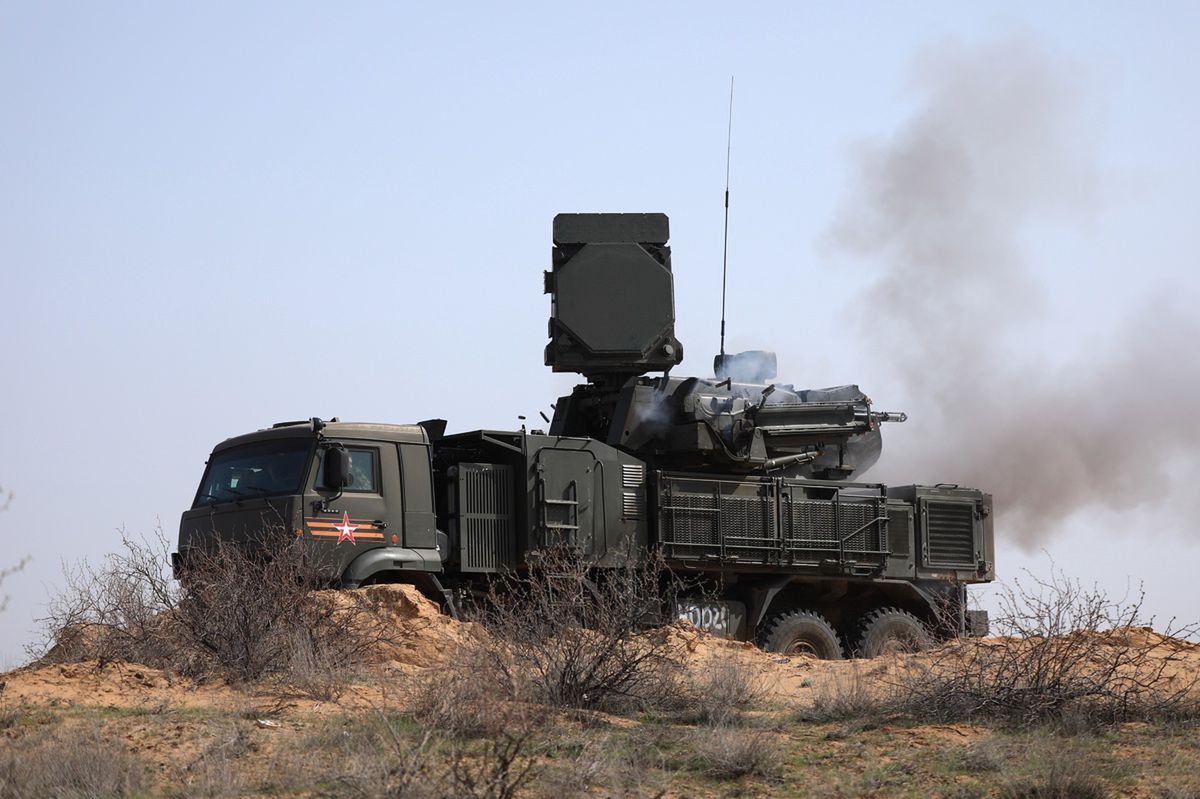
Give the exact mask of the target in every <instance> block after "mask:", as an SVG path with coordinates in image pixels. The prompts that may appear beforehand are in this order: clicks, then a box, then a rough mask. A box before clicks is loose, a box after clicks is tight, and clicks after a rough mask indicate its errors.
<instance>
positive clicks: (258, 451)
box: [192, 438, 312, 508]
mask: <svg viewBox="0 0 1200 799" xmlns="http://www.w3.org/2000/svg"><path fill="white" fill-rule="evenodd" d="M311 450H312V441H311V440H309V439H307V438H281V439H279V440H277V441H260V442H258V443H256V444H247V445H246V446H244V447H237V448H236V449H230V450H226V451H225V452H219V453H217V454H216V455H213V456H212V459H211V460H209V462H208V470H207V471H206V472H205V473H204V481H203V482H202V483H200V491H199V492H198V493H197V494H196V502H195V504H194V505H193V506H192V507H195V508H198V507H201V506H202V505H212V504H214V503H217V502H228V501H230V500H233V499H245V498H247V497H266V496H272V495H278V494H296V493H299V491H300V482H301V480H303V478H304V467H305V466H306V465H307V464H308V455H309V452H310V451H311Z"/></svg>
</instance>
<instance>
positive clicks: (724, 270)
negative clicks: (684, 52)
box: [721, 75, 733, 356]
mask: <svg viewBox="0 0 1200 799" xmlns="http://www.w3.org/2000/svg"><path fill="white" fill-rule="evenodd" d="M732 148H733V76H732V75H730V76H729V129H728V130H727V131H726V132H725V246H724V249H723V251H722V253H721V355H722V356H724V355H725V278H726V275H728V273H729V156H730V153H731V151H732Z"/></svg>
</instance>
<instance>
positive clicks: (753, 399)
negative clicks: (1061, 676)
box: [174, 214, 994, 659]
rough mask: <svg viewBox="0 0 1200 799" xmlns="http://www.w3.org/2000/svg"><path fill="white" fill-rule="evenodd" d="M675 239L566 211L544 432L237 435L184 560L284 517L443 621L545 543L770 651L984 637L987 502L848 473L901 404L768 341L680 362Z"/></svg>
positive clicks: (331, 429) (832, 654)
mask: <svg viewBox="0 0 1200 799" xmlns="http://www.w3.org/2000/svg"><path fill="white" fill-rule="evenodd" d="M668 233H669V227H668V220H667V217H666V216H665V215H663V214H560V215H558V216H557V217H555V220H554V226H553V238H554V249H553V258H552V268H551V270H550V271H548V272H546V273H545V290H546V292H547V293H548V294H550V296H551V313H550V324H549V338H550V341H549V343H548V344H547V346H546V351H545V361H546V364H547V365H549V366H550V367H551V368H552V369H554V370H555V371H568V372H577V373H579V374H582V375H583V376H584V378H585V379H586V382H585V383H582V384H580V385H578V386H576V387H575V389H574V390H573V391H572V392H571V394H570V395H568V396H566V397H562V398H560V399H559V400H558V402H557V403H555V405H554V408H555V412H554V418H553V419H552V420H551V421H550V424H549V428H548V430H545V431H542V430H526V429H524V427H522V429H520V430H475V431H471V432H464V433H455V434H447V433H446V423H445V422H444V421H442V420H428V421H425V422H421V423H419V424H415V425H392V424H361V423H349V422H342V421H339V420H337V419H333V420H330V421H327V422H326V421H322V420H321V419H318V418H313V419H310V420H308V421H297V422H282V423H279V424H276V425H273V426H272V427H270V428H268V429H265V430H259V431H257V432H253V433H249V434H246V435H241V436H238V437H235V438H231V439H228V440H227V441H224V442H222V443H220V444H218V445H217V446H216V448H215V449H214V450H213V453H212V455H211V457H210V458H209V460H208V463H207V467H206V470H205V473H204V477H203V479H202V480H201V483H200V487H199V489H198V490H197V493H196V498H195V501H194V503H193V506H192V508H191V509H190V510H188V511H186V512H185V513H184V514H183V518H182V521H181V524H180V534H179V552H178V553H176V555H175V556H174V557H175V560H176V564H177V568H184V567H185V566H186V562H187V553H188V552H190V551H192V550H194V549H195V548H204V547H209V546H212V544H213V542H214V541H215V540H217V539H219V538H223V539H229V540H235V541H237V540H247V541H249V540H254V539H258V538H261V536H262V535H263V534H264V530H273V531H280V530H282V531H285V532H284V533H282V534H283V535H287V536H290V537H293V538H294V539H295V541H296V545H297V546H308V547H313V548H314V549H315V550H317V551H319V552H320V553H322V557H323V560H322V562H323V563H324V564H326V568H327V576H328V579H329V580H330V581H331V582H332V583H335V584H338V585H341V586H346V587H356V586H360V585H364V584H367V583H372V582H406V583H411V584H414V585H416V586H417V587H418V588H420V589H421V590H422V591H423V592H425V593H426V594H427V595H428V596H430V597H431V598H434V599H435V600H437V601H439V602H440V603H442V604H443V606H444V607H445V608H446V609H447V610H448V611H451V612H453V610H454V608H455V602H456V597H457V596H460V595H461V594H462V593H463V592H466V591H470V590H472V589H473V588H478V587H480V586H481V585H484V584H486V581H487V580H488V579H489V578H490V577H491V576H492V575H496V574H498V573H502V572H510V571H518V572H519V571H520V570H521V569H522V568H524V567H525V565H526V564H527V563H528V562H529V561H530V559H531V558H533V557H535V556H536V555H537V553H539V552H542V551H545V550H547V549H555V550H564V549H565V550H566V551H569V552H572V553H575V554H577V555H578V556H580V557H583V558H585V559H586V561H587V562H588V563H589V564H591V565H592V567H593V568H594V569H596V570H598V571H599V572H602V571H603V570H605V569H613V568H622V567H626V566H628V565H630V564H631V562H637V561H639V560H641V559H643V558H645V557H646V556H647V555H648V554H649V553H651V552H656V553H658V555H659V556H661V558H662V559H663V560H664V561H665V562H666V563H667V564H668V565H669V566H670V568H671V569H672V570H673V571H675V572H677V573H680V574H686V575H690V576H692V577H695V578H697V583H698V584H703V585H705V586H706V587H707V590H706V591H705V592H704V593H703V595H702V596H697V598H696V599H695V601H690V602H686V601H685V602H683V603H681V604H680V606H679V608H678V611H679V613H680V615H682V616H684V617H685V618H688V619H690V620H691V621H693V622H694V623H695V624H696V625H697V626H699V627H702V628H705V629H708V630H710V631H713V632H715V633H717V634H720V635H724V636H728V637H732V638H736V639H740V640H750V641H755V642H757V643H758V644H759V645H761V646H762V647H764V648H765V649H767V650H770V651H775V652H785V653H801V654H807V655H810V656H815V657H819V658H827V659H836V658H841V657H843V656H845V655H847V654H856V655H861V656H872V655H874V654H877V653H879V652H881V651H885V650H889V649H893V648H897V647H899V648H915V647H920V646H923V645H926V644H928V643H929V641H930V639H931V636H936V635H950V634H961V633H969V634H982V633H984V632H986V626H987V618H986V614H984V613H983V612H981V611H969V610H967V603H966V587H967V586H968V585H970V584H973V583H980V582H987V581H990V580H992V579H993V577H994V546H993V530H992V513H991V511H992V499H991V496H990V495H988V494H985V493H983V492H981V491H978V490H976V489H972V488H962V487H959V486H955V485H936V486H920V485H910V486H901V487H896V486H891V487H889V486H885V485H882V484H879V483H870V482H862V481H860V480H856V479H852V478H856V477H857V476H859V475H861V473H862V472H863V471H864V470H866V469H867V468H868V467H869V466H870V465H871V464H872V463H874V462H875V461H876V459H877V458H878V457H879V454H880V452H881V449H882V443H881V441H882V439H881V435H880V426H881V424H882V423H884V422H898V421H903V420H904V414H902V413H895V412H890V413H889V412H879V411H875V410H873V409H872V405H871V401H870V399H868V398H867V396H866V395H865V394H864V393H863V392H862V391H860V390H859V389H858V387H857V386H839V387H834V388H825V389H796V388H795V387H794V386H791V385H784V384H780V383H777V382H774V378H775V357H774V355H773V354H771V353H769V352H749V353H738V354H736V355H726V354H724V353H722V354H720V355H718V356H717V358H716V359H715V362H714V375H713V377H711V378H696V377H688V378H678V377H673V376H671V375H670V371H671V369H672V367H674V366H676V365H677V364H679V363H680V361H681V360H682V357H683V347H682V345H681V344H680V342H679V341H678V340H677V339H676V338H675V335H674V326H675V314H674V289H673V274H672V270H671V257H670V248H669V246H668V244H667V242H668ZM652 372H660V373H661V375H659V376H654V377H651V376H648V374H649V373H652ZM272 534H275V535H279V534H280V533H278V532H275V533H272Z"/></svg>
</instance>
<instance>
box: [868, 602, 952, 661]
mask: <svg viewBox="0 0 1200 799" xmlns="http://www.w3.org/2000/svg"><path fill="white" fill-rule="evenodd" d="M856 641H857V644H856V646H855V654H857V656H858V657H860V658H874V657H879V656H880V655H889V654H894V653H902V652H921V651H923V650H926V649H929V648H930V647H931V646H933V636H931V635H930V634H929V630H927V629H926V628H925V625H924V624H922V623H921V620H920V619H918V618H917V617H916V616H914V615H913V614H911V613H909V612H908V611H907V610H900V608H880V609H879V610H873V611H871V612H870V613H868V614H867V615H865V616H863V617H862V619H861V620H860V621H859V623H858V635H857V636H856Z"/></svg>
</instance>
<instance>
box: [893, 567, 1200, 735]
mask: <svg viewBox="0 0 1200 799" xmlns="http://www.w3.org/2000/svg"><path fill="white" fill-rule="evenodd" d="M1142 601H1143V594H1141V593H1140V592H1139V593H1138V595H1137V596H1136V597H1135V598H1134V599H1132V600H1131V601H1126V600H1120V601H1114V600H1112V599H1110V598H1109V597H1108V595H1107V594H1105V593H1104V592H1103V591H1102V590H1100V589H1098V588H1091V589H1088V588H1084V587H1083V586H1082V585H1080V584H1079V583H1078V582H1077V581H1072V580H1068V579H1067V578H1066V577H1064V576H1063V575H1062V574H1061V573H1060V572H1054V573H1053V575H1052V577H1051V578H1050V579H1049V580H1038V579H1035V578H1029V580H1028V581H1015V582H1014V583H1013V585H1012V586H1010V587H1007V588H1005V589H1004V590H1003V591H1002V593H1001V595H1000V611H999V614H998V617H997V619H996V628H997V630H998V631H999V632H1000V634H1001V636H1000V637H997V638H992V639H987V640H983V641H979V642H972V641H959V642H953V643H951V644H948V645H946V646H943V647H942V648H940V649H939V650H936V651H935V652H934V653H933V654H932V656H931V658H930V660H929V661H928V662H927V664H926V665H925V667H924V668H909V669H907V670H906V671H905V672H904V674H905V676H904V677H902V678H901V684H900V685H899V688H900V690H901V692H902V694H903V695H904V696H905V697H906V702H905V707H906V709H907V711H908V712H910V713H912V714H913V715H917V716H921V717H935V718H941V719H964V720H971V719H999V720H1003V721H1009V722H1012V723H1015V724H1021V725H1025V724H1031V723H1051V724H1060V725H1070V726H1072V727H1075V728H1079V727H1083V728H1088V729H1090V728H1095V727H1104V726H1110V725H1114V724H1120V723H1122V722H1126V721H1135V720H1143V721H1162V720H1171V719H1175V718H1179V717H1188V718H1194V717H1196V716H1200V707H1198V706H1197V690H1196V689H1197V687H1198V683H1200V674H1196V673H1195V672H1194V671H1193V672H1191V673H1188V674H1183V673H1177V669H1176V664H1177V663H1178V662H1179V661H1180V659H1181V655H1182V653H1183V650H1185V649H1189V648H1191V646H1192V645H1190V644H1186V643H1184V642H1182V641H1181V640H1177V637H1182V636H1187V635H1190V634H1191V633H1192V632H1193V628H1182V629H1180V628H1175V627H1174V626H1173V625H1169V626H1168V628H1167V631H1166V632H1165V633H1164V634H1163V635H1158V634H1156V633H1153V632H1152V631H1150V629H1149V627H1148V626H1145V625H1147V624H1149V622H1150V621H1152V620H1147V619H1144V618H1143V617H1142Z"/></svg>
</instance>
